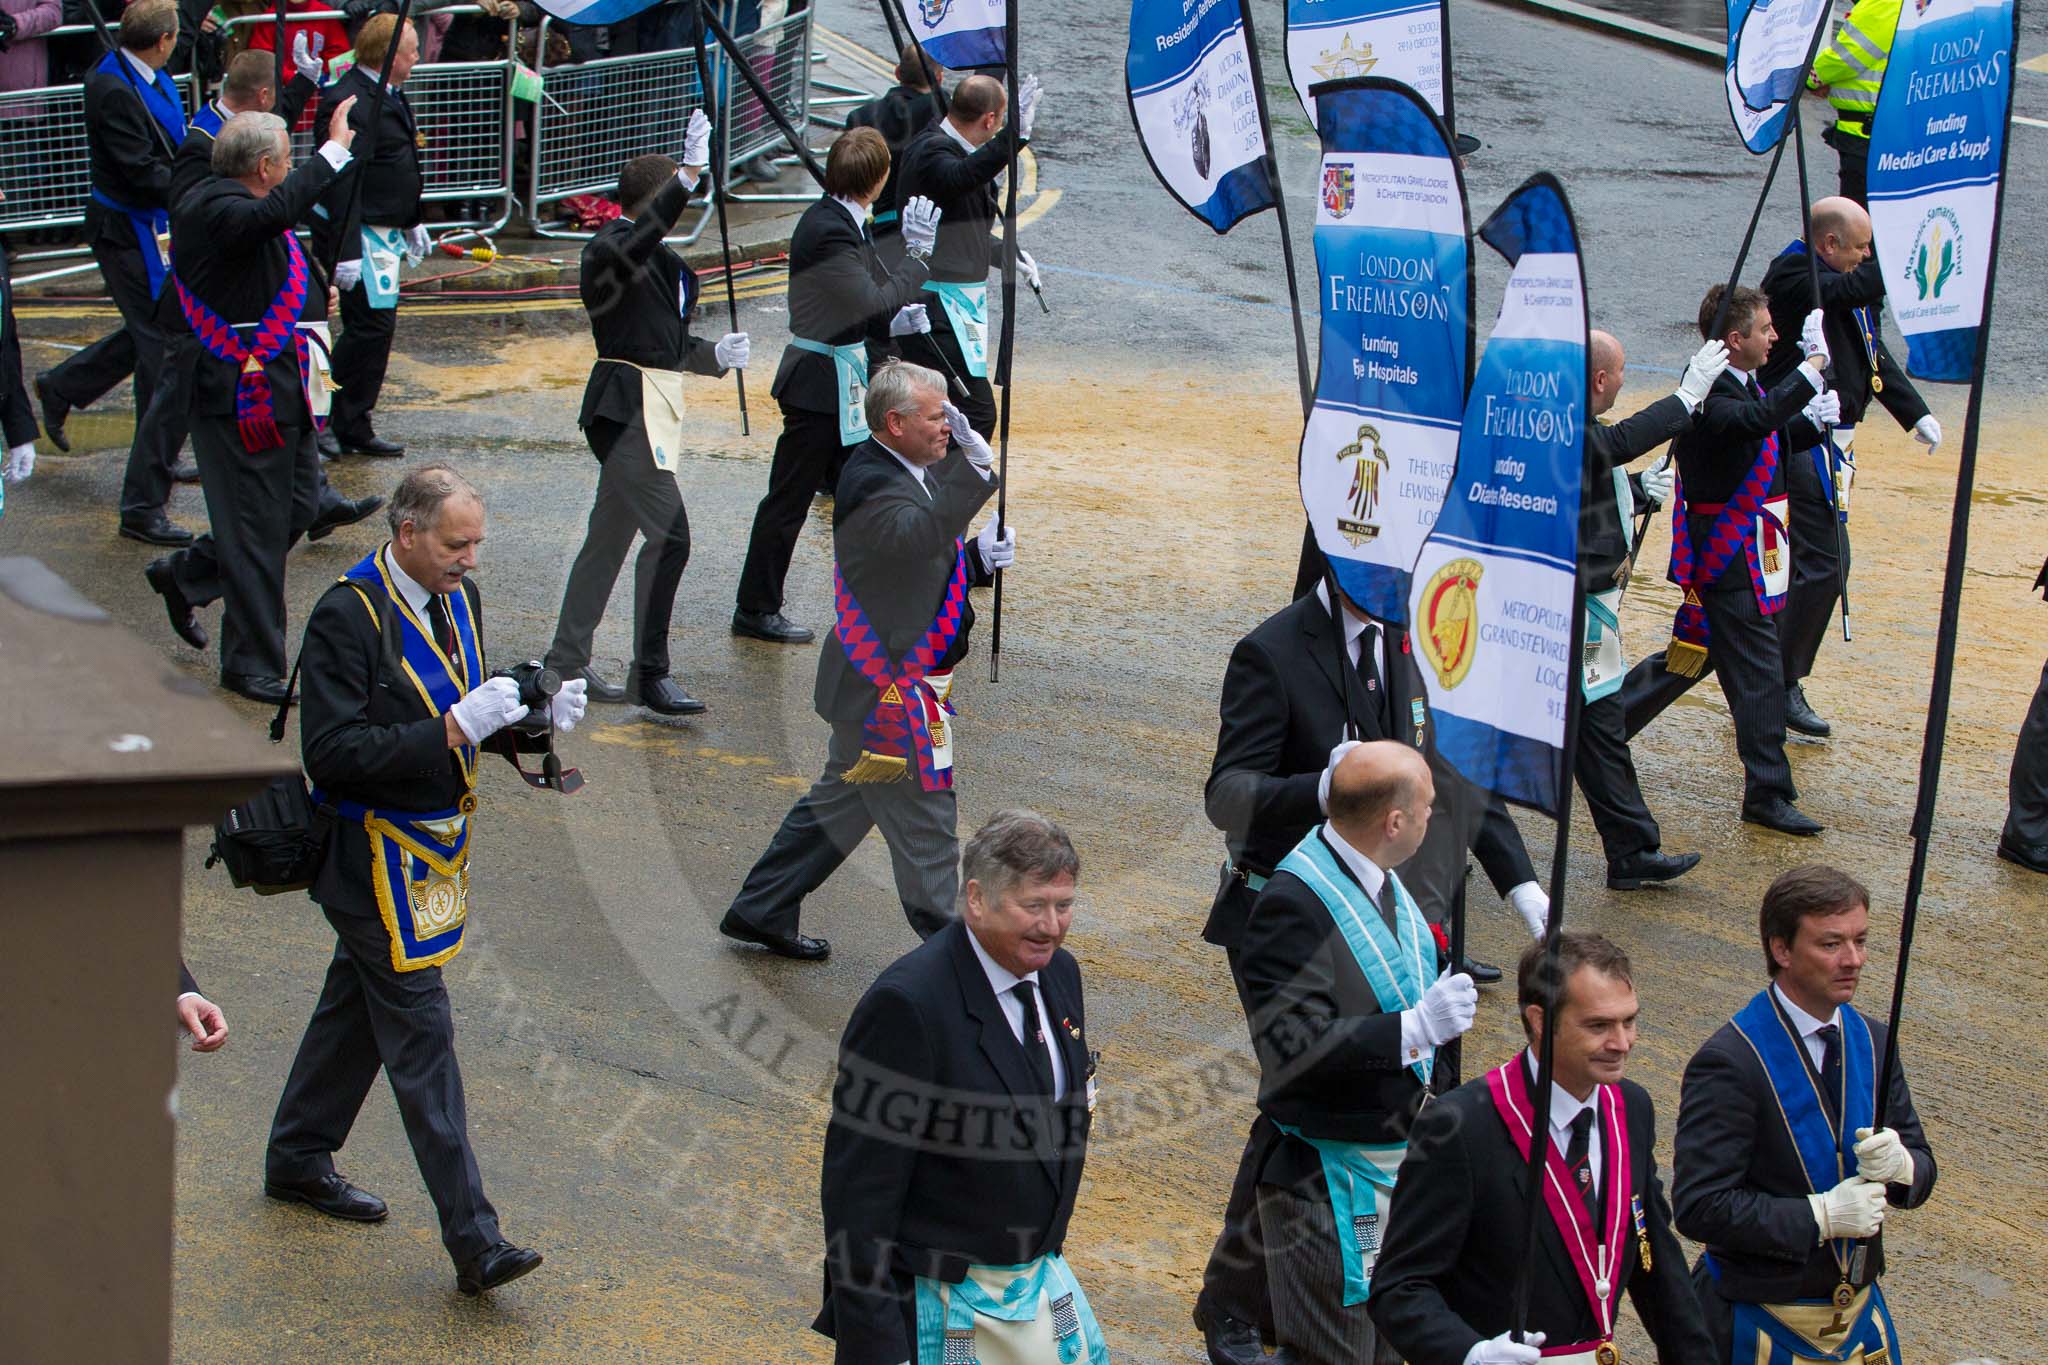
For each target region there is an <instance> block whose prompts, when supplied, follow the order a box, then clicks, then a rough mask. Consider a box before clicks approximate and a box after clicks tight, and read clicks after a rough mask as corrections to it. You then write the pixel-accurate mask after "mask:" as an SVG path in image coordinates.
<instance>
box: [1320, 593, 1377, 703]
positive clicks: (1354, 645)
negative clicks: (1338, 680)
mask: <svg viewBox="0 0 2048 1365" xmlns="http://www.w3.org/2000/svg"><path fill="white" fill-rule="evenodd" d="M1316 601H1318V602H1321V603H1322V604H1323V610H1325V611H1328V610H1330V585H1329V583H1328V582H1327V581H1325V582H1321V583H1318V584H1316ZM1337 618H1338V619H1339V620H1341V621H1342V622H1343V623H1344V652H1345V653H1346V654H1347V655H1349V656H1350V658H1351V666H1352V667H1353V668H1357V667H1358V652H1359V644H1358V642H1359V641H1360V640H1361V639H1363V638H1364V636H1365V632H1366V628H1367V627H1368V626H1370V625H1372V624H1373V623H1372V622H1370V621H1361V620H1359V619H1358V618H1357V617H1356V616H1353V615H1352V614H1351V613H1350V612H1348V611H1341V610H1340V611H1338V612H1337ZM1372 669H1373V672H1374V673H1376V674H1378V675H1379V679H1380V686H1381V687H1385V686H1386V685H1387V632H1386V630H1385V628H1384V627H1382V628H1380V629H1376V630H1374V631H1373V634H1372ZM1359 681H1361V682H1363V681H1364V674H1363V673H1362V672H1361V673H1360V675H1359Z"/></svg>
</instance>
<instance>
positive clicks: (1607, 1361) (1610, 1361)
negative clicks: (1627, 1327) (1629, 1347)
mask: <svg viewBox="0 0 2048 1365" xmlns="http://www.w3.org/2000/svg"><path fill="white" fill-rule="evenodd" d="M1593 1359H1595V1360H1597V1361H1599V1362H1600V1365H1621V1352H1619V1351H1617V1350H1615V1349H1614V1343H1613V1342H1611V1341H1603V1342H1601V1343H1600V1344H1599V1345H1598V1346H1596V1347H1594V1348H1593Z"/></svg>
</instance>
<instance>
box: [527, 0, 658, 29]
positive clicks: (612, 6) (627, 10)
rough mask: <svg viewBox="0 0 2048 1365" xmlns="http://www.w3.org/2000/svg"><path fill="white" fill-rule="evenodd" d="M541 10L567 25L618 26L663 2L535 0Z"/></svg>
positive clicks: (640, 0) (648, 0) (641, 0)
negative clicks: (624, 20)
mask: <svg viewBox="0 0 2048 1365" xmlns="http://www.w3.org/2000/svg"><path fill="white" fill-rule="evenodd" d="M534 2H535V3H536V4H538V5H539V6H540V7H541V9H542V10H543V11H544V12H546V13H548V14H552V15H553V16H554V17H555V18H556V19H558V20H560V21H561V22H563V23H565V24H616V23H617V22H619V20H621V19H630V18H632V17H633V16H634V15H636V14H638V13H639V12H640V11H641V10H643V9H652V8H653V7H654V6H655V5H658V4H660V3H661V0H534Z"/></svg>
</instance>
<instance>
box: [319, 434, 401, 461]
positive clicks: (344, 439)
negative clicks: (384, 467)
mask: <svg viewBox="0 0 2048 1365" xmlns="http://www.w3.org/2000/svg"><path fill="white" fill-rule="evenodd" d="M335 440H336V441H338V442H339V443H340V445H341V451H342V454H344V455H375V456H377V457H378V458H379V459H385V460H394V459H397V458H398V457H399V456H400V455H403V454H405V447H404V446H402V445H400V444H399V443H398V442H396V441H387V440H385V439H384V438H383V437H381V436H376V435H366V436H358V437H353V438H352V437H348V436H337V437H335Z"/></svg>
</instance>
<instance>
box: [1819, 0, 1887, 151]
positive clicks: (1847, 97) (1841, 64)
mask: <svg viewBox="0 0 2048 1365" xmlns="http://www.w3.org/2000/svg"><path fill="white" fill-rule="evenodd" d="M1898 28H1899V0H1856V6H1855V8H1853V9H1851V10H1850V11H1849V15H1848V17H1847V18H1845V19H1843V20H1842V26H1841V28H1839V29H1837V30H1836V31H1835V40H1834V41H1833V42H1831V43H1829V44H1828V45H1827V46H1826V47H1823V48H1822V49H1821V50H1820V54H1819V55H1818V56H1816V57H1815V58H1814V59H1813V75H1812V81H1813V83H1814V84H1815V85H1825V86H1826V87H1827V88H1828V103H1830V104H1832V105H1834V106H1835V127H1836V128H1837V129H1838V130H1839V131H1841V132H1844V133H1850V134H1853V135H1855V136H1857V137H1869V136H1870V116H1871V114H1872V113H1873V112H1874V111H1875V110H1876V108H1877V88H1878V87H1879V86H1880V85H1882V84H1884V67H1885V63H1886V62H1887V61H1889V60H1890V59H1891V54H1892V37H1893V35H1894V34H1896V33H1897V32H1898Z"/></svg>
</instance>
